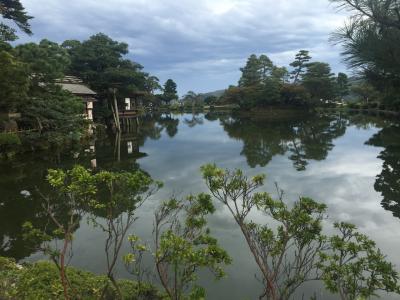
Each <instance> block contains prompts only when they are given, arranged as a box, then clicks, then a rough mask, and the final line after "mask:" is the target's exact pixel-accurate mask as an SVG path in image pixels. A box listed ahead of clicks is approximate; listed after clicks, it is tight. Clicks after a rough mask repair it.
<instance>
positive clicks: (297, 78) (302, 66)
mask: <svg viewBox="0 0 400 300" xmlns="http://www.w3.org/2000/svg"><path fill="white" fill-rule="evenodd" d="M310 59H311V56H310V55H309V51H307V50H300V51H299V52H298V53H297V54H296V57H295V60H294V61H293V62H292V63H291V64H290V66H291V67H293V68H294V70H293V71H292V72H291V77H292V79H293V83H294V84H297V83H298V82H301V80H302V76H303V75H304V73H305V71H306V69H307V64H308V62H309V61H310Z"/></svg>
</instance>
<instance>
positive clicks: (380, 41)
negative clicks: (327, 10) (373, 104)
mask: <svg viewBox="0 0 400 300" xmlns="http://www.w3.org/2000/svg"><path fill="white" fill-rule="evenodd" d="M331 1H332V2H334V3H337V4H338V6H340V7H343V8H345V9H347V10H348V11H350V12H351V14H352V15H351V16H350V18H349V21H348V22H347V23H346V24H345V25H344V26H343V27H342V28H339V29H338V30H337V31H336V32H335V33H334V34H333V36H332V40H333V41H334V42H336V43H341V44H342V45H343V49H344V51H343V52H342V55H343V56H344V58H345V61H346V62H347V63H348V66H349V67H351V68H354V69H355V71H357V72H359V74H360V75H361V76H363V77H364V78H365V79H366V80H367V81H368V82H369V83H370V84H372V85H373V86H374V88H376V90H377V91H379V92H380V93H381V98H382V99H385V102H386V104H389V105H390V104H392V103H393V104H394V103H395V102H396V101H397V100H398V98H399V94H400V88H399V87H400V77H399V74H400V59H399V57H400V46H399V45H400V43H399V42H400V21H399V17H398V12H399V8H400V6H399V3H398V1H396V0H388V1H368V0H331Z"/></svg>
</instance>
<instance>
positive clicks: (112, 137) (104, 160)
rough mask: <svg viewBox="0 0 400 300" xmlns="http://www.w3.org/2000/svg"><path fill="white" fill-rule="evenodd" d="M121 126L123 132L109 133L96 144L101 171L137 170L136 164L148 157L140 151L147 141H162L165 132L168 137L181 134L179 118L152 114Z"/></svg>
mask: <svg viewBox="0 0 400 300" xmlns="http://www.w3.org/2000/svg"><path fill="white" fill-rule="evenodd" d="M124 122H126V123H127V124H128V125H124ZM122 123H123V126H122V132H121V133H113V132H107V133H106V134H104V135H103V136H102V137H100V138H98V140H97V141H96V147H95V148H96V159H97V166H98V167H99V168H101V169H106V170H135V169H137V163H136V161H137V160H138V159H140V158H142V157H144V156H147V154H146V153H143V152H141V151H140V148H141V147H142V146H144V144H145V142H146V141H147V140H148V139H151V140H158V139H160V138H161V136H162V132H163V131H164V129H165V131H166V133H167V134H168V136H170V137H174V136H175V135H176V134H177V133H178V125H179V119H175V118H173V117H172V116H171V115H168V114H166V115H162V114H156V113H153V114H148V115H144V116H141V117H139V118H132V119H130V120H123V121H122Z"/></svg>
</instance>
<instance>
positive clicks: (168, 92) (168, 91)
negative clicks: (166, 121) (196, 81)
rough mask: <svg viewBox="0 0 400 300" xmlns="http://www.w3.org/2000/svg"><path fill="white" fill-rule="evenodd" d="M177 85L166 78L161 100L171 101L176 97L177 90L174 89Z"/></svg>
mask: <svg viewBox="0 0 400 300" xmlns="http://www.w3.org/2000/svg"><path fill="white" fill-rule="evenodd" d="M176 88H177V85H176V83H175V82H174V81H173V80H172V79H168V80H167V81H166V82H165V83H164V92H163V100H164V101H165V102H167V103H168V102H171V101H172V100H177V99H178V92H177V91H176Z"/></svg>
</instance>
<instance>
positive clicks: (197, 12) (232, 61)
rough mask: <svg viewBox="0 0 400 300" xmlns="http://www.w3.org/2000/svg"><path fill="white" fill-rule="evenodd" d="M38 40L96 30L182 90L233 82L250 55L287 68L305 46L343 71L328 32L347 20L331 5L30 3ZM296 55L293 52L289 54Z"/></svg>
mask: <svg viewBox="0 0 400 300" xmlns="http://www.w3.org/2000/svg"><path fill="white" fill-rule="evenodd" d="M22 2H23V4H24V5H25V7H26V8H27V10H28V11H29V13H30V14H32V15H33V16H34V17H35V19H34V20H33V21H32V27H33V31H34V36H33V37H30V38H27V37H23V38H22V39H21V42H25V41H27V40H29V39H33V40H34V41H38V40H40V39H42V38H45V37H47V38H49V39H51V40H54V41H58V42H61V41H63V40H65V39H80V40H83V39H86V38H88V37H89V36H90V35H92V34H95V33H97V32H104V33H106V34H108V35H110V36H111V37H112V38H114V39H116V40H120V41H125V42H127V43H128V44H129V45H130V51H131V53H130V57H131V58H132V59H134V60H136V61H138V62H139V63H141V64H142V65H144V66H145V70H146V71H149V72H151V73H154V74H155V75H157V76H159V77H160V79H161V80H166V79H167V78H169V77H171V78H174V79H176V81H177V83H178V87H179V90H180V93H184V92H186V91H187V90H194V91H197V92H200V91H207V90H212V89H216V88H218V89H220V88H224V87H226V86H228V85H229V84H234V83H236V82H237V80H238V77H239V75H240V74H239V71H238V68H239V67H240V66H241V65H242V64H243V62H244V61H245V60H246V58H247V57H248V56H249V55H250V54H251V53H257V54H259V53H267V54H268V55H270V56H271V57H272V58H277V61H276V62H277V63H279V64H283V65H287V64H288V63H289V62H290V61H291V59H292V58H293V54H294V53H296V51H297V50H299V49H304V48H305V49H309V50H311V51H312V54H313V55H314V57H316V58H318V59H321V60H326V61H328V62H330V63H331V64H332V66H333V68H334V70H335V71H337V70H342V69H343V66H342V65H341V64H340V58H339V55H338V49H337V48H335V47H333V46H332V45H330V44H329V43H328V37H329V33H330V32H332V31H333V30H334V29H335V28H336V27H338V26H339V25H340V24H341V23H342V22H343V20H344V18H345V16H344V14H343V13H338V12H337V11H336V10H335V9H334V7H332V6H331V5H329V2H328V0H319V1H315V0H295V1H293V0H280V1H274V0H202V1H193V0H180V1H177V0H174V1H172V0H152V1H145V0H114V1H95V0H80V1H79V0H70V1H61V0H51V1H50V0H43V1H40V5H38V1H35V0H23V1H22ZM289 54H290V55H289Z"/></svg>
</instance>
